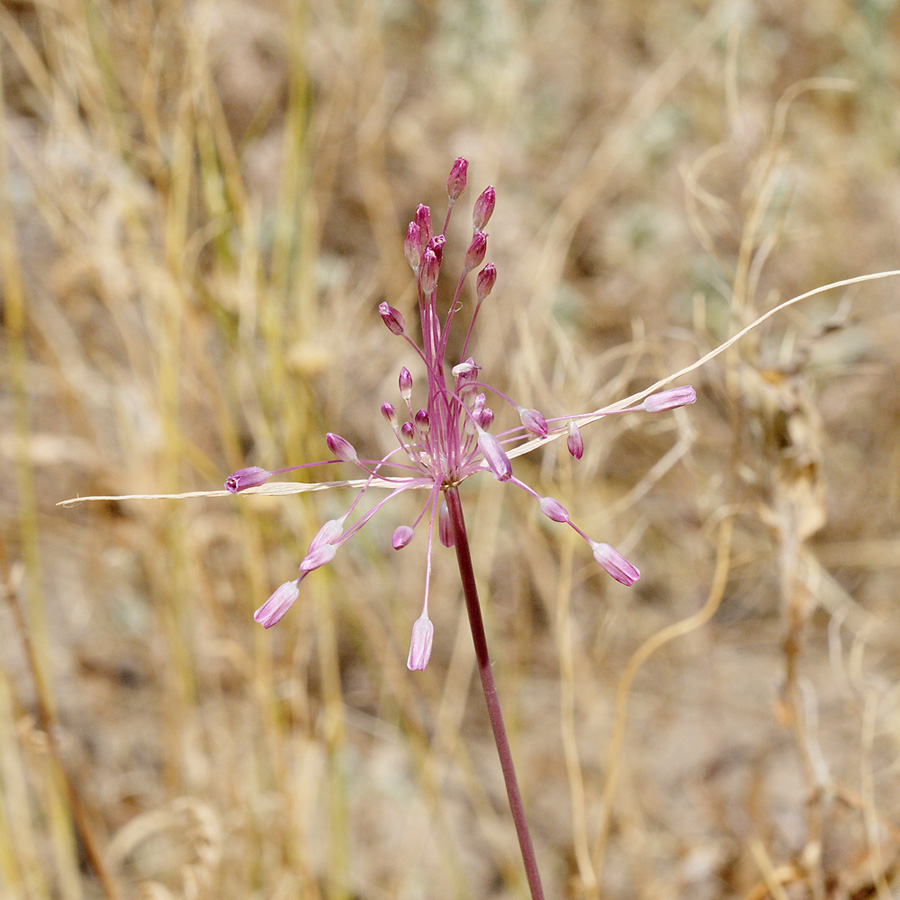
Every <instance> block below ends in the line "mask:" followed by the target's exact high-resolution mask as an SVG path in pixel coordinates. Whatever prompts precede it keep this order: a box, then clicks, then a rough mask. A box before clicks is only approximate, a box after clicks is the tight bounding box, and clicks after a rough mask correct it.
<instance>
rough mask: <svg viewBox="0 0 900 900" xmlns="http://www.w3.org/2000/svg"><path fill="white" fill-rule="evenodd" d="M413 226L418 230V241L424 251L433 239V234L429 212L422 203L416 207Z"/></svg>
mask: <svg viewBox="0 0 900 900" xmlns="http://www.w3.org/2000/svg"><path fill="white" fill-rule="evenodd" d="M414 224H415V225H417V226H418V228H419V240H420V241H421V242H422V249H423V250H424V249H425V248H426V247H427V246H428V242H429V241H430V240H431V238H432V237H433V235H434V232H433V231H432V230H431V210H430V209H429V208H428V207H427V206H425V205H423V204H422V203H420V204H419V205H418V207H416V218H415V219H414Z"/></svg>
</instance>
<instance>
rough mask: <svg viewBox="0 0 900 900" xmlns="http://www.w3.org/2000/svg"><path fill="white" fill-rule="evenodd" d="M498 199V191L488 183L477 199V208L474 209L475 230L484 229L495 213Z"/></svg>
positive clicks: (473, 223) (473, 224)
mask: <svg viewBox="0 0 900 900" xmlns="http://www.w3.org/2000/svg"><path fill="white" fill-rule="evenodd" d="M496 199H497V194H496V192H495V191H494V189H493V188H492V187H491V186H490V185H488V187H486V188H485V189H484V190H483V191H482V192H481V194H480V196H479V197H478V199H477V200H476V201H475V208H474V209H473V210H472V227H473V228H474V230H475V231H484V228H485V226H486V225H487V223H488V222H489V221H490V218H491V216H492V215H493V213H494V203H495V202H496Z"/></svg>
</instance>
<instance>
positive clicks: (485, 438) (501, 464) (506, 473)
mask: <svg viewBox="0 0 900 900" xmlns="http://www.w3.org/2000/svg"><path fill="white" fill-rule="evenodd" d="M475 429H476V431H477V432H478V446H479V448H480V449H481V455H482V456H483V457H484V461H485V462H486V463H487V464H488V468H489V469H490V470H491V472H492V474H493V476H494V477H495V478H496V479H497V481H509V479H510V478H511V477H512V464H511V463H510V461H509V457H508V456H507V455H506V453H505V452H504V450H503V447H501V446H500V441H498V440H497V438H495V437H494V435H492V434H490V432H487V431H485V430H484V429H483V428H482V427H481V426H479V425H476V426H475Z"/></svg>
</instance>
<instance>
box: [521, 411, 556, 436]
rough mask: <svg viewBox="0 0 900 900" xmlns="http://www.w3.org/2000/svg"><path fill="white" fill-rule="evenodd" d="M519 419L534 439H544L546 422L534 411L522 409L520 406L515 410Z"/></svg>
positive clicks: (546, 429) (546, 430)
mask: <svg viewBox="0 0 900 900" xmlns="http://www.w3.org/2000/svg"><path fill="white" fill-rule="evenodd" d="M517 412H518V413H519V418H520V419H521V420H522V424H523V425H524V426H525V427H526V428H527V429H528V430H529V431H530V432H531V433H532V434H533V435H535V437H539V438H545V437H547V433H548V431H549V429H548V428H547V420H546V419H545V418H544V417H543V416H542V415H541V414H540V413H539V412H538V411H537V410H536V409H523V408H522V407H521V406H520V407H518V408H517Z"/></svg>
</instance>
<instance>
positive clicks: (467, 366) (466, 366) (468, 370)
mask: <svg viewBox="0 0 900 900" xmlns="http://www.w3.org/2000/svg"><path fill="white" fill-rule="evenodd" d="M480 368H481V366H479V365H477V364H476V362H475V360H474V359H472V357H471V356H470V357H469V358H468V359H467V360H466V361H465V362H461V363H459V364H458V365H455V366H454V367H453V368H452V369H451V370H450V374H451V375H452V376H453V377H454V378H456V379H457V386H458V385H459V384H461V383H464V382H465V381H466V377H465V376H467V375H472V374H473V373H475V372H477V371H478V370H479V369H480Z"/></svg>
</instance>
